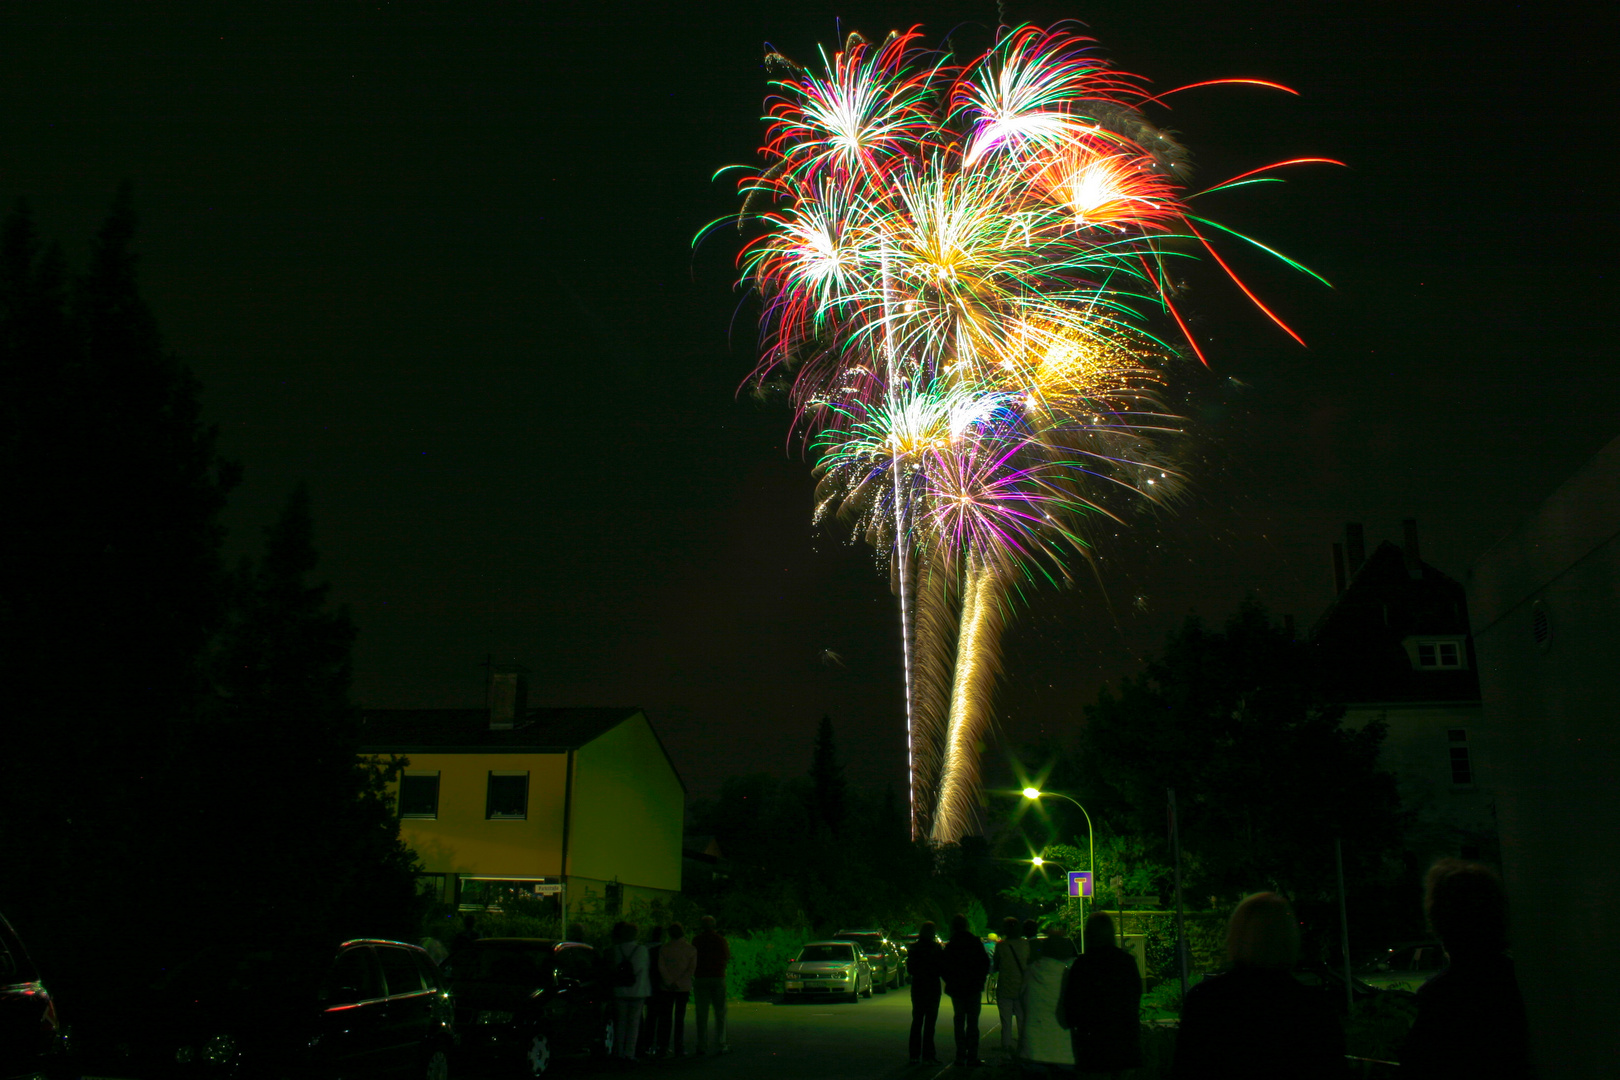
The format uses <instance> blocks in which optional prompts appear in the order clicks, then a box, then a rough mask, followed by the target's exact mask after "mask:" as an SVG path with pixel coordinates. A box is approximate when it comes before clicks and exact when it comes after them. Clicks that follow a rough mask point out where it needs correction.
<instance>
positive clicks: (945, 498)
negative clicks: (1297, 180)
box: [738, 26, 1324, 842]
mask: <svg viewBox="0 0 1620 1080" xmlns="http://www.w3.org/2000/svg"><path fill="white" fill-rule="evenodd" d="M1090 46H1091V42H1090V40H1089V39H1087V38H1084V37H1081V36H1079V35H1078V34H1076V33H1074V32H1073V31H1072V30H1070V29H1069V28H1067V27H1058V28H1056V29H1052V30H1042V29H1039V28H1036V27H1027V26H1026V27H1021V28H1019V29H1016V30H1012V31H1010V32H1006V33H1004V34H1002V35H1001V36H1000V38H999V39H998V40H997V42H996V44H995V45H993V46H992V47H991V48H990V49H988V50H987V51H986V52H984V53H983V54H982V55H980V56H978V57H976V58H975V59H973V60H972V61H971V62H969V63H967V64H964V65H958V64H955V63H953V62H952V60H951V58H950V57H949V56H948V55H947V54H946V53H944V52H938V51H930V50H928V49H927V48H925V47H924V46H923V45H922V44H921V35H920V33H919V32H918V31H917V30H916V29H915V28H913V29H912V30H910V31H907V32H905V33H899V32H895V33H892V34H890V35H889V37H888V38H887V39H886V40H885V41H884V42H882V43H881V44H878V45H874V44H872V43H870V42H868V41H866V40H865V39H863V38H862V37H860V35H858V34H852V35H850V36H849V38H848V39H847V40H846V42H845V44H844V48H843V49H841V50H839V51H837V52H835V53H834V54H833V55H832V56H831V57H830V58H829V57H827V56H826V55H825V54H823V56H822V69H821V70H819V71H816V70H811V69H809V68H805V67H801V66H800V65H798V64H796V63H794V62H792V61H790V60H788V59H787V58H785V57H783V56H781V55H780V54H778V53H771V54H770V55H768V56H767V58H766V60H767V65H768V66H769V67H770V68H771V69H772V70H773V71H774V72H776V73H778V74H779V78H777V79H776V80H775V81H774V82H773V83H772V87H773V91H774V94H773V97H772V98H771V99H770V101H769V104H768V116H767V122H768V125H769V127H768V132H767V137H766V142H765V145H764V147H763V148H762V151H761V152H762V155H763V157H764V159H765V166H764V167H763V168H761V169H759V170H751V171H749V172H748V173H747V174H746V176H745V178H744V179H743V181H742V183H741V185H740V186H741V189H742V193H743V196H744V200H743V210H742V213H741V215H740V216H739V218H738V224H739V226H740V227H746V226H747V225H748V224H749V223H750V222H752V223H753V224H755V225H756V226H758V227H760V235H759V236H758V237H757V238H756V239H755V240H753V241H752V242H751V243H749V244H748V245H747V246H746V247H745V248H744V250H743V254H742V256H741V260H740V261H741V264H742V267H743V274H744V281H745V282H746V283H747V284H748V285H750V286H751V287H752V288H753V289H754V290H756V291H757V293H758V295H759V296H760V297H761V299H762V302H763V313H762V317H761V333H762V339H763V349H762V355H761V360H760V365H759V367H758V369H757V370H756V372H755V377H756V378H757V379H759V380H761V381H763V380H765V379H766V378H768V377H773V376H775V375H776V374H777V373H779V372H788V373H791V375H792V401H793V403H794V405H795V410H796V415H797V418H798V419H797V424H798V426H799V429H800V430H801V431H802V433H803V434H804V436H805V437H806V438H807V439H808V440H809V441H810V443H811V445H812V447H813V448H814V450H815V452H816V454H817V457H818V460H817V463H816V472H817V474H818V476H819V486H818V492H817V508H816V518H817V520H823V519H825V518H828V517H834V516H836V517H838V518H840V519H842V520H844V521H845V522H846V523H848V524H849V525H850V526H851V527H852V528H853V529H854V531H855V534H856V535H858V536H861V537H864V539H865V540H866V541H867V542H868V543H870V544H871V545H872V547H873V548H874V549H875V550H876V551H877V552H878V553H879V557H880V560H882V561H883V562H885V563H886V564H887V565H888V567H889V570H890V573H891V576H892V578H893V582H894V588H895V592H896V593H897V594H898V596H899V599H900V611H901V619H902V624H903V631H904V633H903V639H904V642H905V679H906V706H907V734H908V744H909V747H910V751H911V797H912V830H913V835H914V836H924V835H926V836H928V837H929V838H931V839H933V840H935V841H941V842H948V841H954V840H956V839H958V838H960V837H961V836H962V835H963V834H964V832H966V831H967V830H968V829H970V828H971V827H972V825H973V823H974V821H975V820H976V816H977V809H976V808H977V806H978V785H979V773H978V755H979V747H980V745H981V743H982V740H983V737H984V735H985V734H986V731H987V728H988V724H989V721H990V715H991V713H990V704H991V696H992V692H993V689H994V685H995V680H996V676H997V673H998V670H999V655H1000V635H1001V630H1002V627H1003V626H1004V625H1005V623H1006V620H1007V618H1008V617H1009V616H1010V615H1011V613H1012V608H1011V605H1010V603H1009V599H1010V597H1011V595H1012V594H1013V593H1014V592H1016V591H1018V590H1020V589H1022V588H1023V587H1024V585H1025V584H1026V583H1033V582H1038V581H1041V580H1054V579H1056V578H1059V577H1066V576H1067V573H1068V571H1067V567H1068V566H1069V565H1070V564H1071V563H1072V562H1073V560H1074V559H1075V558H1076V557H1085V556H1087V554H1088V546H1087V540H1086V535H1087V530H1088V528H1089V527H1090V526H1091V525H1092V524H1093V523H1094V522H1095V521H1096V519H1097V518H1098V517H1099V516H1106V517H1109V518H1114V519H1116V520H1117V506H1118V505H1119V504H1120V503H1121V500H1123V501H1124V502H1126V503H1128V502H1132V501H1139V500H1143V499H1145V500H1149V501H1152V502H1161V501H1163V500H1164V499H1165V498H1166V497H1167V496H1168V495H1169V494H1170V493H1171V492H1172V491H1173V490H1174V489H1175V487H1176V483H1177V481H1178V480H1179V477H1178V476H1177V475H1176V473H1175V472H1174V470H1172V469H1170V468H1169V467H1167V466H1165V465H1163V464H1162V463H1161V461H1160V452H1159V450H1158V449H1157V442H1158V436H1160V435H1162V434H1165V433H1166V432H1169V431H1173V430H1174V427H1175V423H1174V420H1173V418H1170V417H1166V416H1165V415H1164V414H1163V413H1162V412H1161V411H1160V410H1159V408H1158V406H1157V405H1156V404H1155V391H1156V389H1157V388H1158V387H1159V386H1160V385H1161V384H1162V381H1163V379H1164V377H1165V370H1166V366H1167V361H1168V359H1169V358H1170V356H1171V354H1172V353H1173V352H1174V350H1173V349H1172V348H1170V347H1169V346H1168V345H1167V344H1166V343H1165V342H1163V341H1161V340H1159V339H1158V338H1156V337H1154V336H1153V335H1152V334H1151V333H1150V332H1149V331H1148V329H1147V328H1146V323H1145V316H1146V313H1147V312H1148V311H1149V310H1151V309H1154V308H1156V309H1158V310H1160V311H1162V312H1166V313H1168V314H1170V315H1171V316H1173V318H1174V321H1175V322H1176V324H1177V325H1178V326H1179V327H1180V328H1181V330H1182V333H1183V334H1184V335H1186V341H1187V344H1188V345H1189V346H1191V348H1192V350H1193V351H1194V352H1198V347H1197V344H1196V342H1194V341H1193V340H1192V338H1191V336H1190V335H1188V334H1186V324H1185V322H1184V320H1183V319H1182V318H1181V316H1180V314H1179V313H1178V312H1177V311H1176V310H1175V307H1174V305H1173V302H1172V292H1173V290H1172V289H1171V287H1170V286H1169V284H1168V275H1167V270H1166V267H1167V265H1168V264H1169V262H1170V260H1172V259H1175V258H1186V257H1189V255H1188V253H1189V252H1191V251H1192V250H1194V249H1195V248H1197V247H1202V248H1204V249H1207V250H1208V251H1209V252H1210V254H1212V255H1213V256H1214V258H1215V259H1216V261H1217V262H1219V264H1220V265H1221V266H1222V268H1223V269H1226V268H1227V263H1226V262H1225V261H1224V260H1222V259H1221V257H1220V256H1219V255H1218V254H1215V252H1214V249H1213V248H1211V247H1210V246H1209V243H1208V241H1207V240H1206V239H1205V235H1204V233H1203V232H1201V231H1200V230H1199V228H1198V227H1197V226H1198V225H1205V226H1207V227H1208V228H1209V229H1210V230H1211V231H1212V233H1214V232H1219V233H1220V234H1222V235H1231V236H1237V235H1238V234H1236V233H1231V231H1230V230H1226V229H1224V227H1222V226H1219V225H1216V224H1215V223H1213V222H1210V221H1208V220H1207V219H1204V218H1201V217H1195V216H1193V215H1192V214H1191V213H1190V212H1189V211H1188V208H1187V202H1186V199H1187V196H1185V195H1183V194H1182V190H1183V188H1184V185H1185V184H1186V182H1187V180H1188V179H1189V176H1190V168H1189V159H1188V155H1187V153H1186V151H1185V149H1184V148H1183V147H1182V146H1181V145H1180V143H1178V142H1177V141H1176V140H1175V139H1174V138H1173V137H1172V136H1171V135H1170V134H1168V133H1167V132H1164V131H1162V130H1160V129H1159V128H1158V127H1156V126H1155V125H1154V124H1153V123H1152V122H1151V121H1149V120H1148V119H1147V117H1146V115H1145V114H1144V112H1143V111H1142V108H1143V107H1145V106H1147V105H1149V104H1152V103H1154V102H1156V101H1157V100H1158V98H1162V97H1163V96H1165V95H1162V94H1161V95H1158V97H1157V98H1150V97H1149V96H1148V95H1147V94H1146V93H1145V92H1144V91H1143V90H1141V89H1140V87H1139V85H1138V84H1139V80H1138V79H1136V78H1135V77H1134V76H1131V75H1128V74H1125V73H1123V72H1119V71H1116V70H1114V69H1112V68H1111V67H1109V66H1108V65H1107V64H1106V63H1104V62H1102V61H1101V60H1099V59H1098V58H1097V57H1096V56H1095V55H1094V53H1093V52H1092V51H1091V49H1090ZM1234 81H1243V82H1252V81H1255V80H1234ZM1200 85H1202V84H1200ZM1266 85H1273V84H1266ZM1281 89H1286V88H1281ZM1299 160H1324V159H1299ZM1283 164H1294V162H1285V163H1283ZM1265 171H1266V170H1255V171H1254V172H1252V173H1246V174H1244V175H1242V176H1239V177H1235V178H1233V180H1230V181H1227V182H1226V183H1225V184H1223V185H1217V189H1218V188H1222V187H1230V186H1234V185H1240V184H1244V183H1251V182H1255V180H1256V179H1258V178H1259V177H1258V175H1257V174H1259V173H1262V172H1265ZM1211 190H1216V189H1211ZM1195 223H1196V224H1195ZM1240 239H1244V240H1248V238H1247V237H1240ZM1250 242H1251V243H1256V242H1255V241H1250ZM1261 246H1262V247H1263V245H1261ZM1265 250H1268V251H1269V250H1270V249H1265ZM1273 254H1275V253H1273ZM1285 261H1289V260H1285ZM1289 262H1290V265H1295V266H1297V264H1294V263H1292V262H1291V261H1289ZM1298 268H1299V269H1301V270H1304V268H1303V267H1298ZM1228 272H1229V273H1230V270H1229V269H1228ZM1306 272H1307V273H1309V271H1306ZM1235 280H1236V278H1235V277H1234V281H1235ZM1238 285H1239V287H1240V288H1242V289H1243V292H1244V293H1245V294H1246V295H1248V296H1249V297H1250V299H1253V300H1254V302H1255V304H1256V305H1259V301H1258V300H1257V299H1255V298H1254V297H1253V294H1252V293H1250V292H1249V290H1248V289H1247V288H1246V287H1243V286H1242V283H1241V282H1238ZM1261 310H1262V311H1266V309H1265V308H1264V307H1263V306H1261ZM1266 314H1267V315H1268V316H1270V315H1271V313H1270V312H1269V311H1266ZM1271 317H1272V318H1274V319H1275V316H1271ZM1279 325H1281V324H1280V321H1279ZM1284 329H1285V330H1286V329H1287V327H1284ZM1289 333H1290V334H1292V333H1293V332H1292V331H1291V330H1290V331H1289ZM1199 355H1200V358H1202V354H1201V353H1200V354H1199ZM1110 507H1115V508H1116V509H1110Z"/></svg>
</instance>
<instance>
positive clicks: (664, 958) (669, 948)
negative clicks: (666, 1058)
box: [653, 923, 697, 1057]
mask: <svg viewBox="0 0 1620 1080" xmlns="http://www.w3.org/2000/svg"><path fill="white" fill-rule="evenodd" d="M696 971H697V949H695V948H693V947H692V943H691V942H690V941H687V940H686V927H684V926H682V925H681V924H680V923H670V924H669V940H668V941H666V942H665V943H664V947H663V948H662V949H660V950H659V951H658V975H659V977H660V978H661V979H662V980H663V982H664V986H665V987H666V988H667V989H666V990H665V992H664V994H663V995H662V997H661V998H660V1001H661V1004H660V1005H659V1009H658V1023H657V1024H656V1025H655V1027H656V1030H655V1031H654V1032H653V1045H654V1046H655V1047H656V1048H657V1049H658V1050H659V1051H660V1052H661V1053H665V1054H668V1055H670V1056H671V1057H683V1056H685V1054H686V998H687V995H688V994H690V993H691V992H692V975H693V974H694V973H695V972H696ZM671 1034H673V1035H674V1041H673V1042H671V1040H670V1036H671Z"/></svg>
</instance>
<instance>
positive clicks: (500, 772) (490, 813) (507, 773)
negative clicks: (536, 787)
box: [484, 769, 529, 821]
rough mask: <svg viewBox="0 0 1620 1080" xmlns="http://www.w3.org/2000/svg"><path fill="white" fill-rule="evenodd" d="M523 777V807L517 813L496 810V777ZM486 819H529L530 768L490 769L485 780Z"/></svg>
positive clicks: (506, 778)
mask: <svg viewBox="0 0 1620 1080" xmlns="http://www.w3.org/2000/svg"><path fill="white" fill-rule="evenodd" d="M520 776H521V777H522V778H523V800H522V801H523V809H522V810H520V811H519V812H518V813H515V814H500V813H496V812H495V781H496V779H502V780H510V779H513V778H515V777H520ZM484 820H485V821H527V820H529V770H528V769H490V770H489V775H488V776H487V777H486V778H485V782H484Z"/></svg>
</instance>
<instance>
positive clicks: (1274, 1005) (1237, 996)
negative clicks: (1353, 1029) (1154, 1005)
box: [1170, 968, 1405, 1080]
mask: <svg viewBox="0 0 1620 1080" xmlns="http://www.w3.org/2000/svg"><path fill="white" fill-rule="evenodd" d="M1170 1075H1171V1076H1172V1077H1173V1078H1174V1080H1211V1078H1214V1077H1228V1076H1229V1077H1234V1078H1237V1077H1244V1078H1247V1077H1255V1076H1265V1077H1288V1078H1289V1080H1320V1078H1322V1077H1333V1078H1335V1080H1337V1078H1339V1077H1342V1076H1344V1075H1345V1070H1344V1029H1343V1028H1341V1027H1340V1026H1339V1018H1338V1017H1337V1016H1335V1015H1334V1014H1333V1010H1332V1009H1331V1008H1330V1007H1329V1005H1328V1003H1327V1001H1326V1000H1325V999H1324V998H1323V996H1322V995H1321V994H1320V993H1318V992H1317V991H1315V990H1310V989H1307V988H1306V987H1305V986H1303V985H1301V984H1300V982H1299V980H1297V979H1295V978H1294V977H1293V976H1292V975H1290V974H1289V973H1288V972H1286V971H1265V970H1261V969H1259V968H1238V969H1236V970H1235V971H1228V972H1225V973H1223V974H1220V975H1211V976H1209V977H1208V978H1206V979H1205V980H1204V981H1203V982H1201V983H1199V984H1198V985H1197V986H1195V987H1193V988H1192V989H1191V990H1188V991H1187V998H1186V1000H1185V1001H1184V1002H1183V1003H1182V1006H1181V1030H1180V1031H1179V1032H1178V1033H1177V1034H1176V1059H1175V1065H1174V1067H1173V1069H1172V1071H1171V1074H1170ZM1403 1080H1405V1078H1403Z"/></svg>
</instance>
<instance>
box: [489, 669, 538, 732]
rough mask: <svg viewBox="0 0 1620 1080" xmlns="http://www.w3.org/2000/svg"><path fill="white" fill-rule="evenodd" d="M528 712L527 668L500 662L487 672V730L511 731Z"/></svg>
mask: <svg viewBox="0 0 1620 1080" xmlns="http://www.w3.org/2000/svg"><path fill="white" fill-rule="evenodd" d="M528 714H529V669H528V668H526V667H524V666H522V665H521V664H502V665H500V666H498V667H495V668H491V669H490V673H489V730H491V731H511V730H512V728H513V727H514V726H515V725H517V724H519V723H521V722H522V721H523V720H524V718H525V717H527V716H528Z"/></svg>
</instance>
